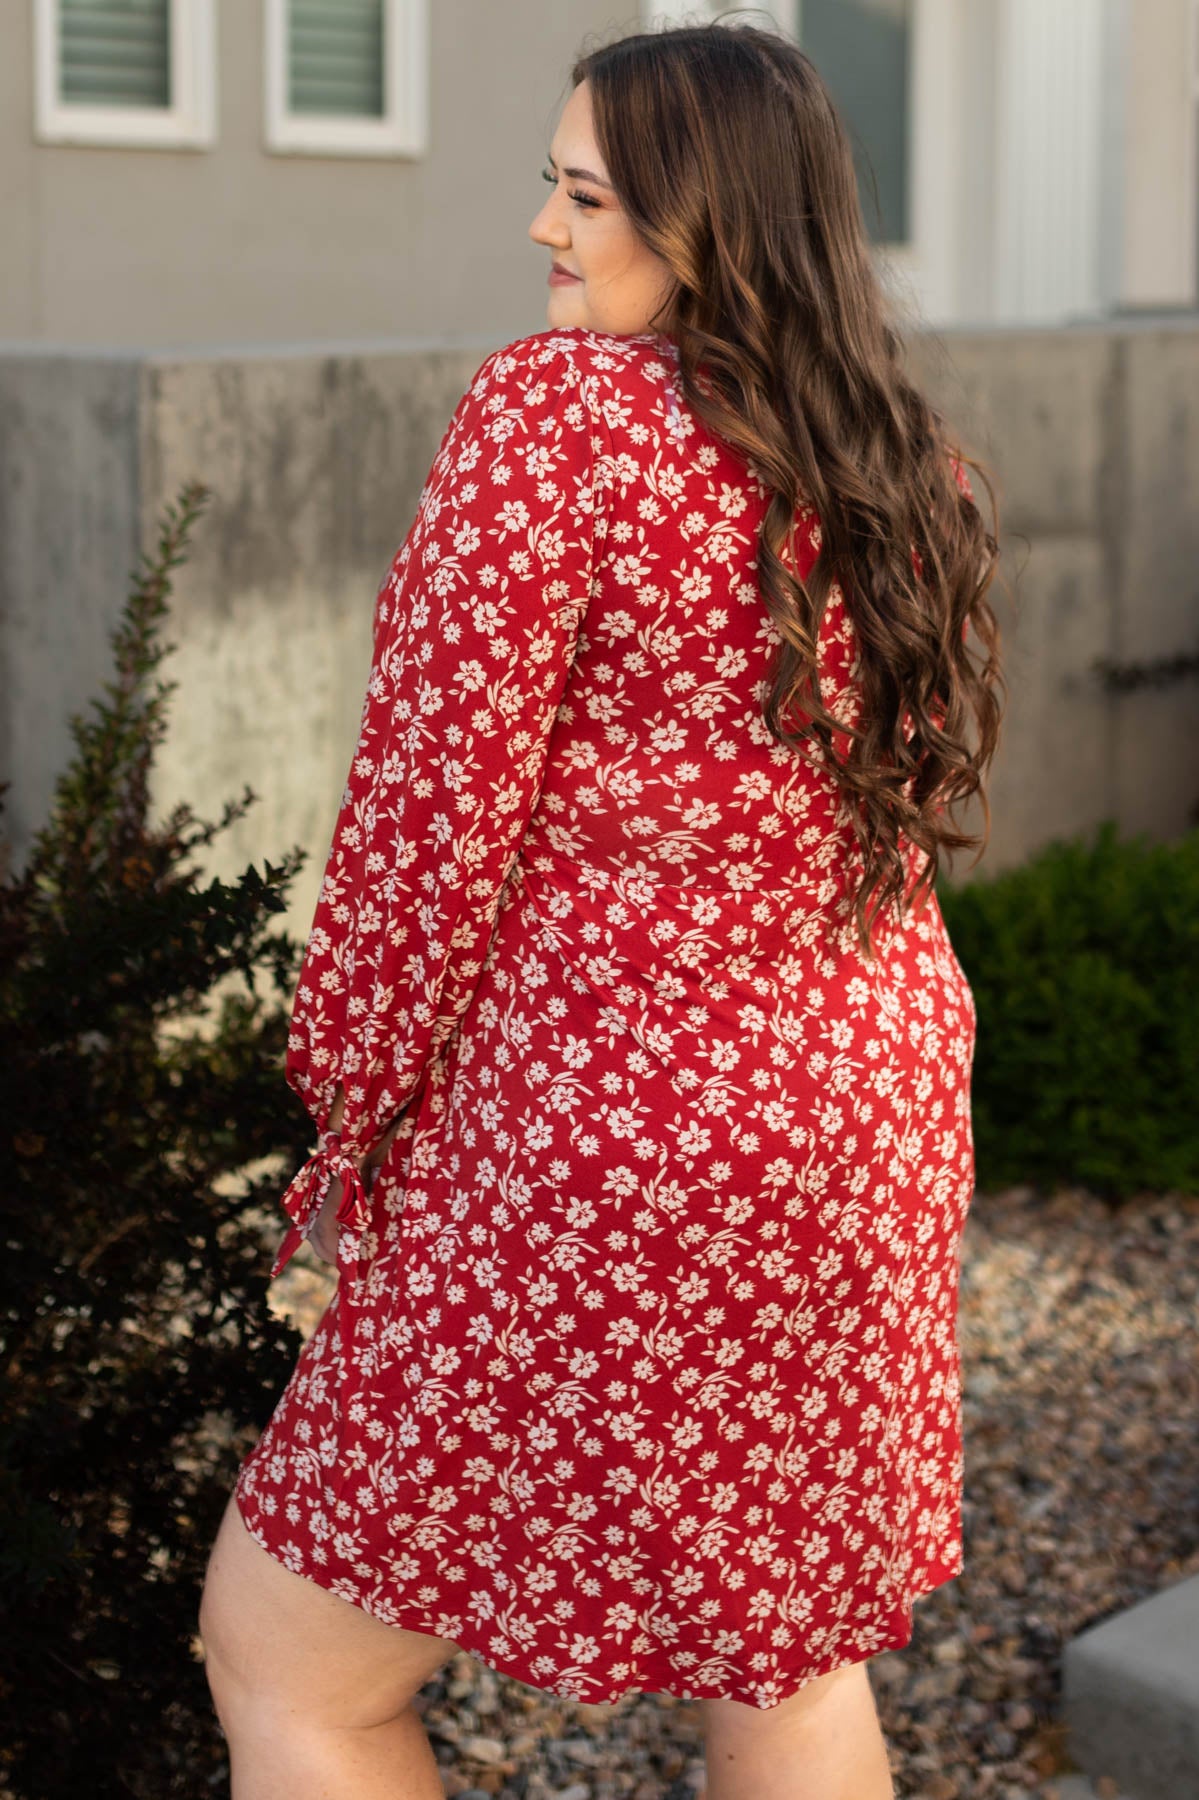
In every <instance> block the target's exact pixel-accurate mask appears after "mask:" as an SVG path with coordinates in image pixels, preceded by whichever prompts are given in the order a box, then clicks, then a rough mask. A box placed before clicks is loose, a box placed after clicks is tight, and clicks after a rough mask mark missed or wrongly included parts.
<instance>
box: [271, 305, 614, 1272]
mask: <svg viewBox="0 0 1199 1800" xmlns="http://www.w3.org/2000/svg"><path fill="white" fill-rule="evenodd" d="M603 432H604V426H603V422H602V418H601V416H600V415H599V413H598V411H597V410H596V409H595V408H594V406H593V404H591V402H590V399H589V384H588V383H587V382H585V381H583V380H582V378H581V377H580V373H579V369H578V366H577V364H576V361H575V349H574V345H573V343H572V340H571V338H570V337H569V336H563V335H562V334H554V333H550V332H546V333H539V334H535V335H533V336H531V337H527V338H522V339H518V340H517V341H516V342H514V343H512V344H509V345H507V346H505V348H503V349H502V350H497V351H494V352H493V353H492V354H491V355H490V356H489V357H488V358H487V359H486V360H485V361H484V362H483V364H482V365H481V367H480V368H479V369H478V371H477V373H476V374H475V376H474V378H473V380H472V382H471V384H470V386H469V387H468V389H467V392H466V393H465V394H464V395H463V398H462V400H461V401H460V403H459V405H458V407H457V409H456V411H455V413H454V416H453V418H452V420H451V422H450V424H449V426H448V428H447V430H446V433H445V436H444V437H443V439H442V443H441V447H440V449H439V450H438V453H437V456H436V458H435V459H434V462H433V466H432V468H431V470H430V473H429V476H428V479H427V481H426V483H425V485H424V488H423V490H422V493H421V496H420V501H419V504H418V509H417V514H416V517H415V519H414V520H413V523H412V526H411V527H410V529H409V532H408V534H407V536H406V537H405V539H404V542H403V543H402V545H401V546H400V548H399V550H398V551H397V552H396V555H395V558H394V559H393V562H392V565H391V568H390V570H389V573H388V575H387V577H386V578H385V580H384V582H383V585H382V587H381V588H380V590H379V593H378V597H377V599H376V602H375V611H374V648H373V655H372V661H371V669H370V676H369V680H368V683H367V690H366V696H365V700H364V703H363V710H362V722H361V730H360V734H359V738H358V744H357V748H356V750H355V752H354V757H353V762H352V764H351V767H350V772H349V776H348V778H347V781H346V785H345V789H344V792H343V796H342V801H341V807H340V811H339V815H338V819H337V824H336V829H335V832H334V836H333V843H332V847H331V849H330V852H329V857H328V862H327V865H326V868H325V873H324V880H323V883H322V886H321V890H320V896H319V899H318V902H317V907H316V913H315V917H314V920H313V924H312V929H311V932H310V934H309V937H308V941H307V945H306V948H305V954H304V961H303V965H302V968H301V972H300V978H299V983H298V987H297V992H296V996H295V1003H294V1007H293V1011H292V1021H291V1030H290V1034H289V1038H288V1050H287V1061H286V1075H287V1080H288V1082H289V1084H290V1085H291V1086H292V1087H293V1088H294V1090H295V1091H296V1093H297V1094H298V1095H299V1096H300V1098H301V1099H302V1100H303V1101H304V1103H305V1105H306V1106H307V1108H308V1110H309V1112H310V1113H311V1115H312V1118H313V1120H314V1122H315V1124H316V1126H317V1128H318V1131H319V1134H320V1136H319V1141H318V1144H317V1147H316V1149H315V1150H314V1151H313V1153H312V1155H311V1157H310V1158H309V1160H308V1162H307V1163H306V1164H305V1165H304V1167H303V1168H302V1169H301V1170H300V1171H299V1173H298V1174H297V1175H296V1177H295V1179H294V1180H293V1182H292V1183H291V1185H290V1187H289V1188H288V1189H287V1191H286V1193H285V1194H284V1196H283V1205H284V1207H285V1209H286V1211H287V1212H288V1214H289V1215H290V1217H291V1219H292V1221H293V1225H292V1229H291V1230H290V1231H289V1232H288V1234H287V1236H286V1237H285V1238H284V1241H283V1243H282V1244H281V1245H280V1247H279V1251H278V1254H277V1257H276V1261H275V1265H274V1267H273V1269H272V1271H271V1273H272V1276H274V1275H276V1274H278V1273H279V1271H280V1270H281V1269H282V1267H283V1266H284V1264H285V1263H286V1262H287V1260H288V1258H289V1257H290V1256H291V1254H292V1252H293V1251H294V1250H295V1249H296V1247H297V1246H298V1244H299V1243H300V1241H301V1239H302V1238H303V1236H304V1235H306V1232H307V1230H308V1229H309V1228H310V1227H311V1223H312V1220H313V1218H314V1216H315V1213H316V1211H317V1210H318V1208H319V1205H320V1202H321V1200H322V1198H323V1196H324V1193H325V1191H326V1189H327V1187H328V1185H329V1180H330V1177H331V1176H333V1175H339V1176H340V1177H341V1179H342V1182H343V1199H342V1206H341V1209H340V1210H339V1214H338V1217H339V1218H340V1219H343V1220H344V1221H348V1222H350V1223H351V1224H352V1223H353V1220H354V1215H355V1212H356V1209H357V1207H358V1206H359V1205H360V1204H362V1203H363V1201H364V1192H363V1186H362V1182H361V1178H360V1176H359V1175H358V1172H357V1166H356V1165H357V1163H358V1162H359V1161H360V1159H361V1158H362V1157H363V1156H364V1155H365V1154H366V1153H367V1151H368V1150H369V1149H370V1148H371V1147H372V1146H373V1145H374V1144H375V1143H376V1142H377V1141H378V1140H379V1138H380V1137H381V1136H382V1135H383V1134H384V1132H385V1131H386V1129H387V1127H388V1125H389V1124H390V1123H391V1122H392V1121H393V1120H394V1119H395V1117H396V1116H397V1115H398V1114H399V1113H400V1112H401V1111H402V1110H403V1109H404V1107H405V1106H406V1105H407V1104H408V1103H409V1102H410V1101H411V1100H412V1099H413V1097H414V1095H415V1094H416V1093H417V1091H418V1089H419V1088H420V1086H421V1085H422V1081H423V1079H424V1078H425V1076H426V1075H427V1072H428V1069H429V1067H430V1064H431V1063H432V1061H433V1060H434V1059H435V1058H436V1056H437V1054H438V1052H439V1051H440V1050H441V1049H442V1047H443V1046H444V1044H445V1042H446V1040H447V1039H448V1038H449V1037H450V1035H451V1033H452V1032H453V1030H454V1028H455V1026H456V1024H457V1022H458V1020H459V1019H460V1017H461V1016H462V1013H463V1012H464V1010H465V1008H466V1005H467V1003H468V1001H469V999H470V996H471V994H472V993H473V991H474V988H475V986H476V985H477V982H478V978H479V974H480V971H481V967H482V963H483V960H484V957H485V955H486V951H487V947H488V943H489V940H490V937H491V934H492V930H493V927H494V924H495V919H496V914H497V910H498V907H499V902H500V899H501V895H502V890H503V887H504V883H505V880H506V878H507V876H508V873H509V871H510V869H511V867H512V864H513V862H514V861H515V858H516V854H517V851H518V849H519V846H520V842H521V839H522V837H523V836H524V833H525V831H526V828H527V826H528V823H529V820H530V818H531V816H532V813H533V811H534V808H535V806H536V802H537V798H538V794H539V792H540V788H541V783H542V779H543V774H544V769H545V763H546V757H547V753H548V747H549V740H550V735H551V733H552V730H553V726H554V721H555V717H556V714H557V709H558V706H559V704H560V701H561V699H562V695H563V692H564V689H565V685H566V679H567V675H568V672H569V668H570V664H571V661H572V658H573V656H574V653H575V648H576V644H577V639H578V632H579V627H580V624H581V621H582V618H583V615H584V613H585V612H586V609H587V604H588V601H589V599H590V596H591V592H592V581H593V568H594V561H595V553H596V539H597V536H598V535H600V534H601V533H602V529H603V524H602V518H599V517H597V507H596V495H597V482H596V479H595V465H596V461H597V449H598V447H599V446H600V445H601V444H602V442H603ZM339 1086H341V1087H343V1088H344V1090H345V1105H344V1112H343V1115H342V1119H341V1125H340V1131H339V1132H337V1133H332V1132H330V1131H329V1130H328V1122H329V1116H330V1112H331V1109H332V1106H333V1103H334V1099H335V1096H336V1093H337V1089H338V1087H339Z"/></svg>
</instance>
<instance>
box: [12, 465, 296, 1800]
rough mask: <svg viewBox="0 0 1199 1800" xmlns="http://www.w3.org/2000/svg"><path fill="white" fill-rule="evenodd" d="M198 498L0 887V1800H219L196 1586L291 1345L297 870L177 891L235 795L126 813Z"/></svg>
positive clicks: (133, 612) (150, 738)
mask: <svg viewBox="0 0 1199 1800" xmlns="http://www.w3.org/2000/svg"><path fill="white" fill-rule="evenodd" d="M205 498H206V490H204V489H203V488H201V487H199V486H197V485H193V486H191V487H189V488H187V489H185V490H184V492H183V494H182V495H181V496H180V500H179V504H178V506H177V507H174V508H170V509H168V512H167V515H166V521H165V523H164V526H163V529H162V535H161V539H160V542H159V545H158V551H157V555H156V556H155V557H154V558H149V557H144V558H143V563H144V565H145V566H144V569H143V571H142V573H141V574H140V575H139V576H138V577H137V578H136V581H135V585H134V589H133V592H132V593H131V595H130V597H129V600H128V603H127V605H126V607H125V610H124V613H123V615H122V620H121V624H120V626H119V628H118V630H117V632H116V633H115V634H114V638H113V644H114V651H115V663H116V675H115V680H114V681H113V682H111V683H110V684H109V685H108V686H107V688H106V693H105V698H104V699H103V700H101V701H99V702H97V703H96V705H95V706H94V708H93V711H92V715H91V716H90V718H89V719H87V720H86V721H85V720H82V719H76V720H74V721H73V725H72V731H73V735H74V740H75V754H74V757H73V760H72V762H71V764H70V766H69V767H68V768H67V769H66V771H65V772H64V774H63V776H62V778H61V779H60V781H59V784H58V788H57V792H56V796H55V803H54V808H53V813H52V816H51V818H50V821H49V823H48V824H47V825H46V827H45V829H44V830H43V832H42V833H41V835H40V837H39V839H38V841H37V843H36V846H35V848H34V850H33V854H32V856H31V858H30V860H29V863H28V866H27V868H26V870H25V872H24V874H23V875H22V876H20V877H19V878H12V877H6V878H4V880H3V881H2V882H0V1091H2V1092H3V1095H4V1115H3V1116H4V1120H5V1129H4V1131H3V1134H2V1135H3V1141H4V1150H5V1157H4V1165H5V1166H4V1199H3V1230H4V1254H3V1258H2V1259H0V1406H2V1409H3V1410H2V1412H0V1471H2V1473H0V1509H2V1512H3V1530H2V1532H0V1591H2V1593H3V1603H2V1604H3V1614H4V1617H3V1622H2V1624H0V1789H4V1788H5V1787H7V1788H8V1789H10V1790H11V1792H12V1793H13V1794H15V1795H16V1796H18V1797H19V1800H58V1796H60V1795H61V1796H65V1795H68V1794H70V1795H88V1796H89V1797H92V1800H107V1797H108V1796H117V1795H120V1796H123V1797H128V1796H131V1795H132V1796H145V1797H146V1800H150V1797H151V1796H153V1797H154V1800H161V1797H162V1796H165V1795H170V1794H181V1795H188V1796H194V1795H196V1794H197V1793H200V1792H202V1791H208V1789H209V1788H210V1786H211V1783H212V1781H213V1780H219V1779H220V1773H221V1770H222V1768H223V1765H224V1761H225V1757H224V1745H223V1741H222V1739H221V1737H220V1734H219V1731H218V1729H217V1727H216V1723H215V1719H214V1716H213V1714H212V1710H211V1705H210V1702H209V1698H208V1691H207V1686H206V1683H205V1681H204V1673H203V1667H202V1664H201V1663H200V1662H199V1661H198V1659H197V1655H196V1649H195V1645H194V1642H193V1639H194V1635H195V1630H196V1614H197V1606H198V1600H199V1589H200V1583H201V1580H202V1576H203V1570H204V1564H205V1560H206V1557H207V1553H208V1549H209V1547H210V1545H211V1542H212V1539H213V1537H214V1535H215V1533H216V1529H217V1524H218V1522H219V1518H220V1513H221V1510H222V1508H223V1506H224V1503H225V1500H226V1498H227V1494H228V1490H229V1486H230V1483H231V1481H232V1477H233V1472H234V1469H235V1466H236V1463H237V1461H238V1459H239V1455H240V1454H241V1453H243V1452H244V1450H245V1448H247V1447H248V1441H249V1440H250V1439H252V1437H253V1435H254V1434H255V1433H256V1431H257V1430H258V1429H260V1428H261V1426H262V1425H263V1424H264V1423H265V1420H266V1418H267V1417H268V1416H269V1413H270V1410H271V1407H272V1406H273V1404H274V1401H275V1399H276V1398H277V1395H278V1392H279V1390H280V1388H281V1387H282V1385H283V1383H284V1382H285V1380H286V1378H287V1376H288V1374H289V1373H290V1370H291V1367H292V1364H293V1362H294V1359H295V1354H296V1351H297V1350H298V1347H299V1338H298V1334H297V1333H296V1332H295V1331H294V1330H293V1329H292V1328H291V1327H290V1326H287V1325H285V1324H283V1323H281V1322H280V1321H279V1320H278V1319H277V1318H275V1316H274V1315H273V1314H272V1313H271V1312H270V1310H269V1308H268V1306H267V1301H266V1275H267V1271H268V1268H269V1259H270V1254H271V1249H272V1245H271V1242H270V1241H269V1235H270V1234H269V1232H268V1236H267V1238H266V1239H265V1240H264V1235H263V1232H264V1224H263V1209H265V1208H268V1207H269V1208H270V1209H271V1210H272V1211H273V1208H274V1204H275V1201H276V1199H277V1195H278V1189H279V1179H278V1176H277V1175H276V1176H275V1177H274V1178H273V1179H272V1178H271V1177H270V1176H268V1175H266V1174H265V1173H262V1172H261V1171H262V1170H263V1169H264V1168H266V1167H268V1166H270V1167H275V1166H276V1165H282V1166H292V1165H294V1163H295V1162H296V1161H297V1160H299V1158H300V1157H301V1156H302V1155H303V1153H304V1151H305V1149H306V1148H307V1139H308V1137H309V1135H310V1126H309V1122H308V1119H307V1117H306V1115H305V1114H304V1113H303V1109H302V1108H301V1107H300V1106H299V1104H298V1102H296V1101H295V1100H294V1098H293V1096H292V1095H291V1093H290V1090H289V1089H288V1088H287V1087H286V1084H285V1083H284V1082H283V1081H282V1079H281V1069H282V1064H283V1055H284V1049H285V1044H286V1030H287V1008H286V1005H285V1002H286V1000H287V999H288V998H289V996H290V992H291V989H292V985H293V982H294V979H295V975H296V972H297V970H298V951H299V947H298V946H297V945H296V944H295V943H294V942H293V941H292V940H290V939H289V938H287V937H285V936H283V935H281V934H280V933H279V932H278V930H277V925H278V921H277V919H276V918H275V915H277V914H278V913H280V912H281V911H282V910H283V909H284V907H285V904H286V899H285V896H286V893H287V889H288V886H289V884H290V882H291V881H292V879H293V877H294V875H295V872H296V870H297V869H298V867H299V866H300V862H301V854H300V853H299V852H298V851H293V852H292V853H290V854H289V856H288V857H287V858H286V859H285V860H284V862H283V863H282V864H281V865H280V866H279V867H278V868H272V866H271V865H270V864H269V863H267V864H265V874H264V875H260V874H258V872H257V871H256V870H255V869H254V868H253V867H251V868H249V869H247V870H246V871H245V873H244V874H243V875H242V876H241V877H240V879H239V880H238V881H237V882H235V883H229V884H227V883H225V882H222V881H210V882H207V883H203V884H202V883H201V882H200V881H199V880H198V879H197V871H196V870H195V868H194V867H193V866H192V860H191V859H192V853H193V852H194V851H195V850H197V849H198V848H200V847H201V846H202V845H207V844H209V843H210V842H211V841H212V839H213V838H214V836H215V835H216V834H217V833H218V832H219V831H221V830H222V829H224V827H225V826H226V825H227V824H229V823H230V822H231V821H232V820H233V819H234V818H237V817H240V816H242V814H243V813H244V812H245V809H246V808H247V806H248V805H249V804H250V802H251V801H252V800H253V797H254V796H253V794H252V793H251V792H250V791H249V790H247V791H246V793H245V794H244V796H243V798H242V800H241V801H239V802H236V803H234V804H231V805H229V806H227V807H226V808H225V811H224V814H223V817H222V819H221V820H220V821H219V822H218V823H216V824H204V823H201V822H199V821H197V820H196V818H195V817H194V816H193V815H192V813H191V811H190V810H189V809H188V808H187V807H180V808H178V809H176V810H175V811H174V812H173V813H172V814H171V816H170V817H169V818H168V819H167V820H166V821H165V822H164V823H163V824H161V825H160V826H157V827H151V826H150V825H149V824H148V823H147V816H146V814H147V784H148V777H149V772H150V768H151V761H152V757H153V753H154V748H155V746H156V745H157V743H158V742H159V740H160V738H161V735H162V731H163V729H164V723H165V713H164V707H165V700H166V696H167V694H168V693H169V691H170V687H173V686H174V684H173V683H172V684H170V685H169V686H168V684H165V683H163V682H161V681H159V680H157V678H156V676H155V670H156V667H157V664H158V662H159V660H160V659H161V657H162V655H163V654H164V648H163V646H161V645H160V644H159V642H158V639H157V631H158V627H159V624H160V621H161V620H162V618H163V616H164V613H165V610H166V599H167V595H168V593H169V591H170V570H171V569H172V568H173V567H174V566H175V565H176V564H177V563H178V562H179V561H181V560H182V551H183V547H184V544H185V542H186V539H187V535H188V532H189V530H190V528H191V525H192V522H193V520H194V519H195V517H196V516H197V514H198V513H199V511H200V510H201V507H202V505H203V503H204V500H205ZM272 927H275V929H272ZM259 1159H261V1162H259ZM251 1164H257V1166H258V1170H259V1172H258V1174H257V1175H256V1177H255V1178H251V1177H250V1175H249V1174H248V1173H247V1165H251ZM276 1235H277V1234H276Z"/></svg>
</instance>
